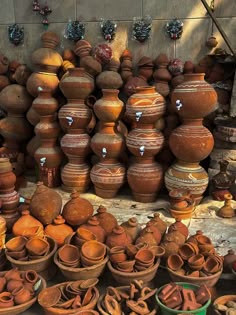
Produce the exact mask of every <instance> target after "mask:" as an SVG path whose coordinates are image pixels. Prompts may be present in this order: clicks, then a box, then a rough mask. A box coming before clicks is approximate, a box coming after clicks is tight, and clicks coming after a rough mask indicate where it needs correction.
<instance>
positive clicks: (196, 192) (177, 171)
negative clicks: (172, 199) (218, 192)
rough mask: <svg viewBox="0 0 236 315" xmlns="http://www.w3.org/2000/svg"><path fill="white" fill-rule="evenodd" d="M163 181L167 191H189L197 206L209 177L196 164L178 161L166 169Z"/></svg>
mask: <svg viewBox="0 0 236 315" xmlns="http://www.w3.org/2000/svg"><path fill="white" fill-rule="evenodd" d="M164 180H165V186H166V188H167V189H168V191H171V190H174V189H185V190H186V189H188V190H190V193H191V196H192V198H193V199H194V201H195V204H198V203H199V202H200V201H201V200H202V197H203V193H204V192H205V190H206V188H207V186H208V182H209V177H208V174H207V172H206V171H205V170H204V168H203V167H202V166H200V165H199V164H198V163H187V162H184V161H181V160H179V161H177V162H175V163H174V164H172V165H171V166H170V167H169V168H168V170H167V171H166V172H165V176H164Z"/></svg>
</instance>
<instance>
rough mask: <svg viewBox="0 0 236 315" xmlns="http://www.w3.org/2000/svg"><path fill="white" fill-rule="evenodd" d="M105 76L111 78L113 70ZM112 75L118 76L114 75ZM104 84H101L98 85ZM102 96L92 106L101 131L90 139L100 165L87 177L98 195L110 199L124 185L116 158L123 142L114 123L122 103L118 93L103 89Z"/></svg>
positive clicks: (122, 167)
mask: <svg viewBox="0 0 236 315" xmlns="http://www.w3.org/2000/svg"><path fill="white" fill-rule="evenodd" d="M107 73H108V74H109V75H110V73H113V71H107ZM114 74H117V75H118V73H116V72H114ZM101 75H102V73H101ZM99 76H100V75H99ZM99 76H98V77H97V79H99ZM100 79H101V78H100ZM103 79H104V80H105V77H104V78H103ZM120 80H121V78H120ZM121 81H122V80H121ZM103 84H104V82H103V81H101V82H100V86H103ZM102 93H103V97H102V98H101V99H99V100H98V101H96V103H95V104H94V112H95V114H96V116H97V117H98V119H99V120H100V128H99V131H98V132H97V133H96V134H95V135H94V136H93V138H92V140H91V148H92V150H93V152H94V153H95V154H96V155H97V156H98V157H99V162H98V163H97V164H95V165H94V166H93V168H92V170H91V173H90V177H91V181H92V182H93V184H94V189H95V193H96V194H97V195H98V196H100V197H102V198H113V197H114V196H115V195H116V194H117V192H118V191H119V189H120V188H121V187H122V185H123V184H124V182H125V174H126V169H125V167H124V165H123V164H121V163H120V162H119V157H120V156H121V155H122V154H123V153H124V150H125V140H124V137H123V135H122V134H121V133H119V132H118V130H117V121H118V120H119V119H120V117H121V114H122V111H123V106H124V104H123V102H122V101H121V100H120V99H119V97H118V93H119V90H117V89H102Z"/></svg>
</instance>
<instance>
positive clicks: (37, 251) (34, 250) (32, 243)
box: [25, 237, 50, 256]
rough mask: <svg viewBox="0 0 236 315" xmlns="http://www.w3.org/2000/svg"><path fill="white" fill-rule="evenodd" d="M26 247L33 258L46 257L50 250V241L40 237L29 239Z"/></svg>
mask: <svg viewBox="0 0 236 315" xmlns="http://www.w3.org/2000/svg"><path fill="white" fill-rule="evenodd" d="M25 247H26V249H27V251H28V253H29V255H31V256H46V255H47V254H48V252H49V250H50V245H49V243H48V241H47V240H46V239H43V238H40V237H33V238H31V239H29V240H28V241H27V242H26V245H25Z"/></svg>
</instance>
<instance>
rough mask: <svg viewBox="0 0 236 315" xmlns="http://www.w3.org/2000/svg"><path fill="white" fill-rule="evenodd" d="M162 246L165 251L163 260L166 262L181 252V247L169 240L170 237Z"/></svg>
mask: <svg viewBox="0 0 236 315" xmlns="http://www.w3.org/2000/svg"><path fill="white" fill-rule="evenodd" d="M161 246H162V247H163V248H164V250H165V254H164V255H163V258H164V259H165V260H166V259H167V258H168V257H169V256H170V255H173V254H177V253H178V250H179V245H178V244H177V243H175V242H174V241H172V240H171V239H168V237H166V238H165V241H163V242H161Z"/></svg>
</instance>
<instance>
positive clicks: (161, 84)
mask: <svg viewBox="0 0 236 315" xmlns="http://www.w3.org/2000/svg"><path fill="white" fill-rule="evenodd" d="M154 86H155V89H156V91H157V92H158V93H159V94H160V95H162V96H163V97H166V96H167V95H169V94H170V87H169V84H168V82H165V81H158V82H156V83H154Z"/></svg>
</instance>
